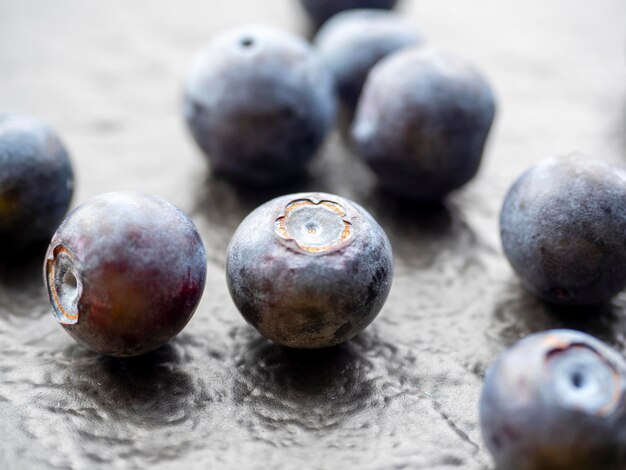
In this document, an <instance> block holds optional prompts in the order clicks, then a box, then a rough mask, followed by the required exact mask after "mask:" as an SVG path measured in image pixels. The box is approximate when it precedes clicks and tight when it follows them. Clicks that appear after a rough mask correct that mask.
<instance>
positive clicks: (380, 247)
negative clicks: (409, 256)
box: [226, 193, 393, 348]
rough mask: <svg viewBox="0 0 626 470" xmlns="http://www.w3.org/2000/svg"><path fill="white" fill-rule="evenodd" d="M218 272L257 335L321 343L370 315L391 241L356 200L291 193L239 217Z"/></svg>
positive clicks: (379, 299) (381, 293)
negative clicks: (223, 273) (222, 269)
mask: <svg viewBox="0 0 626 470" xmlns="http://www.w3.org/2000/svg"><path fill="white" fill-rule="evenodd" d="M226 276H227V281H228V287H229V289H230V294H231V296H232V298H233V301H234V302H235V305H236V306H237V308H238V309H239V311H240V312H241V314H242V315H243V317H244V318H245V319H246V321H247V322H248V323H250V324H252V326H254V327H255V328H256V329H257V330H258V331H259V332H260V333H261V334H262V335H264V336H265V337H267V338H269V339H271V340H272V341H274V342H276V343H279V344H282V345H285V346H290V347H294V348H322V347H327V346H333V345H335V344H339V343H342V342H344V341H347V340H349V339H350V338H352V337H354V336H355V335H356V334H358V333H359V332H360V331H362V330H363V329H364V328H365V327H367V325H369V324H370V323H371V322H372V320H374V318H375V317H376V315H377V314H378V312H379V311H380V309H381V308H382V306H383V304H384V302H385V300H386V298H387V295H388V294H389V290H390V288H391V280H392V276H393V266H392V253H391V246H390V244H389V240H388V238H387V235H386V234H385V232H384V231H383V229H382V228H381V227H380V226H379V225H378V224H377V223H376V221H375V220H374V219H373V218H372V216H371V215H370V214H369V213H368V212H367V211H365V209H363V208H362V207H361V206H359V205H358V204H356V203H354V202H351V201H349V200H347V199H344V198H342V197H339V196H334V195H332V194H325V193H301V194H291V195H288V196H282V197H279V198H276V199H274V200H272V201H269V202H267V203H266V204H263V205H262V206H260V207H259V208H257V209H256V210H254V211H253V212H252V213H251V214H250V215H249V216H248V217H247V218H246V219H245V220H244V221H243V222H242V223H241V225H240V226H239V228H238V229H237V231H236V232H235V235H234V236H233V239H232V241H231V243H230V246H229V248H228V257H227V262H226Z"/></svg>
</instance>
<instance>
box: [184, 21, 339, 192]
mask: <svg viewBox="0 0 626 470" xmlns="http://www.w3.org/2000/svg"><path fill="white" fill-rule="evenodd" d="M335 112H336V102H335V96H334V83H333V79H332V76H331V74H330V72H329V71H328V69H327V68H326V67H325V66H324V64H323V63H322V61H321V60H320V58H319V56H318V54H317V52H316V51H315V50H314V49H313V48H312V47H311V46H310V45H309V44H307V43H306V41H304V40H303V39H301V38H300V37H298V36H295V35H292V34H290V33H287V32H282V31H279V30H273V29H269V28H264V27H254V26H253V27H245V28H240V29H236V30H233V31H229V32H226V33H222V34H221V35H219V36H218V37H216V38H215V39H214V40H213V41H212V42H211V43H210V44H209V46H208V47H207V48H206V49H205V50H204V51H203V52H202V53H201V54H200V55H199V56H198V58H197V60H196V61H195V63H194V64H193V66H192V68H191V70H190V72H189V74H188V76H187V81H186V85H185V117H186V119H187V123H188V125H189V127H190V129H191V133H192V134H193V136H194V138H195V139H196V141H197V143H198V144H199V145H200V147H201V148H202V150H203V151H204V152H205V153H206V155H207V156H208V158H209V160H210V162H211V164H212V168H213V170H214V171H215V172H217V173H221V174H223V175H226V176H230V177H232V178H234V179H236V180H240V181H244V182H251V183H255V184H258V185H270V184H274V183H276V182H281V181H284V180H288V179H290V178H291V177H294V176H297V175H299V174H301V173H303V171H304V170H305V167H306V165H307V163H308V162H309V161H310V160H311V159H312V158H313V157H314V155H315V153H316V151H317V150H318V148H319V147H320V145H321V144H322V142H323V140H324V138H325V136H326V134H327V133H328V131H329V130H330V128H331V127H332V125H333V123H334V120H335Z"/></svg>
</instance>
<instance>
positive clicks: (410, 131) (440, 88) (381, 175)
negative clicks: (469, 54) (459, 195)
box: [352, 46, 495, 201]
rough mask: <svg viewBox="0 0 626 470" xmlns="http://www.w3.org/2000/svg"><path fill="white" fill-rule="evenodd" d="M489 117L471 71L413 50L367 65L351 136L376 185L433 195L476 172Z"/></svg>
mask: <svg viewBox="0 0 626 470" xmlns="http://www.w3.org/2000/svg"><path fill="white" fill-rule="evenodd" d="M494 115H495V98H494V95H493V93H492V91H491V87H490V86H489V84H488V83H487V81H486V80H485V79H484V78H483V77H482V75H481V74H479V72H478V71H477V70H476V69H474V68H473V67H471V66H470V65H468V64H467V63H466V62H465V61H462V60H461V59H458V58H456V57H454V56H452V55H449V54H446V53H443V52H440V51H438V50H437V49H435V48H433V47H430V46H427V47H418V48H413V49H407V50H403V51H400V52H397V53H396V54H393V55H391V56H390V57H388V58H386V59H383V60H382V61H381V62H379V63H378V64H377V65H376V66H375V67H374V68H373V69H372V71H371V73H370V74H369V76H368V79H367V81H366V82H365V86H364V88H363V93H362V95H361V99H360V101H359V105H358V108H357V113H356V118H355V121H354V123H353V127H352V137H353V139H354V142H355V144H356V149H357V151H358V152H359V153H360V154H361V156H362V157H363V158H364V159H365V161H366V162H367V163H368V164H369V166H370V167H371V168H372V170H373V171H374V173H376V175H377V176H378V181H379V184H380V185H381V186H382V187H384V188H386V189H388V190H389V191H392V192H395V193H398V194H399V195H402V196H406V197H409V198H413V199H416V200H425V201H432V200H439V199H441V198H443V197H444V196H445V195H446V194H447V193H449V192H450V191H452V190H454V189H457V188H459V187H461V186H463V185H464V184H465V183H467V182H468V181H469V180H470V179H472V177H474V175H475V174H476V172H477V171H478V168H479V166H480V161H481V159H482V154H483V149H484V147H485V143H486V140H487V136H488V134H489V130H490V128H491V124H492V122H493V119H494Z"/></svg>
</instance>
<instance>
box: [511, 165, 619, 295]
mask: <svg viewBox="0 0 626 470" xmlns="http://www.w3.org/2000/svg"><path fill="white" fill-rule="evenodd" d="M500 229H501V234H502V245H503V247H504V253H505V254H506V257H507V258H508V260H509V262H510V263H511V266H512V267H513V269H514V270H515V272H516V273H517V275H518V276H519V277H520V279H521V280H522V282H523V283H524V284H525V285H526V287H527V288H528V289H530V290H531V291H532V292H534V293H535V294H536V295H538V296H539V297H541V298H542V299H544V300H546V301H548V302H553V303H557V304H564V305H590V304H597V303H601V302H604V301H607V300H609V299H610V298H611V297H613V296H614V295H615V294H617V293H618V292H619V291H621V290H622V289H624V287H626V170H624V169H622V168H619V167H616V166H614V165H611V164H608V163H605V162H602V161H599V160H594V159H589V158H586V157H583V156H580V155H574V156H570V157H567V158H552V159H547V160H545V161H543V162H541V163H539V164H538V165H535V166H533V167H532V168H530V169H529V170H528V171H526V172H525V173H524V174H523V175H522V176H520V177H519V178H518V179H517V181H516V182H515V184H513V186H512V187H511V189H510V190H509V192H508V194H507V196H506V199H505V201H504V205H503V207H502V212H501V214H500Z"/></svg>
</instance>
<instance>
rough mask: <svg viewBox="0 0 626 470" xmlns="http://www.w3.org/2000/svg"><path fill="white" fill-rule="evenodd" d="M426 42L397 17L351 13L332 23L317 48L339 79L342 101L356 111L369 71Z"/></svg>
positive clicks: (377, 12) (371, 12)
mask: <svg viewBox="0 0 626 470" xmlns="http://www.w3.org/2000/svg"><path fill="white" fill-rule="evenodd" d="M422 42H423V39H422V36H421V35H420V34H419V33H418V32H417V31H416V30H415V28H414V27H413V26H412V25H411V24H410V23H409V22H407V21H405V20H404V19H403V18H401V17H400V16H398V15H397V14H395V13H392V12H388V11H383V10H347V11H345V12H343V13H339V14H338V15H336V16H334V17H333V18H332V19H330V20H329V21H328V22H327V23H326V24H325V25H324V26H323V27H322V28H321V29H320V30H319V32H318V34H317V36H316V38H315V44H316V45H317V47H318V50H319V51H320V54H321V56H322V59H323V60H324V62H325V63H326V64H327V65H328V67H329V68H330V70H331V72H333V75H334V77H335V81H336V83H337V89H338V92H339V96H340V98H341V99H342V100H343V101H344V103H345V104H346V105H347V106H348V107H349V108H350V109H352V110H354V109H355V108H356V105H357V102H358V99H359V95H360V94H361V89H362V88H363V84H364V83H365V79H366V78H367V74H368V73H369V71H370V70H371V69H372V67H374V65H376V63H378V62H379V61H380V60H381V59H383V58H384V57H386V56H388V55H389V54H391V53H393V52H396V51H398V50H400V49H404V48H406V47H410V46H416V45H419V44H421V43H422Z"/></svg>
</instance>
